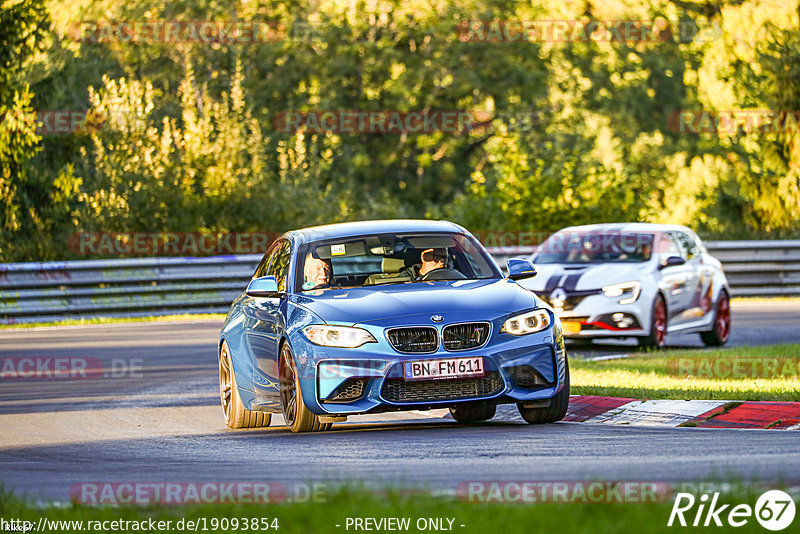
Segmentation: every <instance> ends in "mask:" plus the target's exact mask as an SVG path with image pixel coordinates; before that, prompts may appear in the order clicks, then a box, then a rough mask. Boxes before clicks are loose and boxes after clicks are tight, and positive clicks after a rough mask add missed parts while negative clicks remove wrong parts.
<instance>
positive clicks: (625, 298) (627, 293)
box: [603, 282, 642, 304]
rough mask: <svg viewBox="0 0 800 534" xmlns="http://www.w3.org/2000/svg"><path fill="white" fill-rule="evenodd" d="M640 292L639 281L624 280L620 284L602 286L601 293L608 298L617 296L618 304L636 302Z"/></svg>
mask: <svg viewBox="0 0 800 534" xmlns="http://www.w3.org/2000/svg"><path fill="white" fill-rule="evenodd" d="M641 292H642V284H640V283H639V282H624V283H622V284H614V285H612V286H606V287H604V288H603V294H604V295H605V296H607V297H610V298H618V297H622V298H621V299H619V303H620V304H631V303H633V302H636V299H638V298H639V293H641Z"/></svg>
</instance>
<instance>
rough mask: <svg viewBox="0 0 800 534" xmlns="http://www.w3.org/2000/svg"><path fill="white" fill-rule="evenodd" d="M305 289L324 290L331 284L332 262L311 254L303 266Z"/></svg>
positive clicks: (307, 256)
mask: <svg viewBox="0 0 800 534" xmlns="http://www.w3.org/2000/svg"><path fill="white" fill-rule="evenodd" d="M303 277H304V278H305V281H304V282H303V289H304V290H307V289H322V288H324V287H328V285H330V283H331V264H330V260H323V259H320V258H315V257H314V256H312V255H311V253H310V252H309V253H308V255H306V262H305V264H304V265H303Z"/></svg>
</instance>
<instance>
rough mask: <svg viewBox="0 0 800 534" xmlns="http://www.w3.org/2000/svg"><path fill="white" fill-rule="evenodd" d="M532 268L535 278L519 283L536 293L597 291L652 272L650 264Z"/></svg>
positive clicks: (572, 265) (639, 278)
mask: <svg viewBox="0 0 800 534" xmlns="http://www.w3.org/2000/svg"><path fill="white" fill-rule="evenodd" d="M534 265H536V272H537V273H538V274H537V275H536V277H534V278H529V279H527V280H521V281H520V285H521V286H523V287H525V288H527V289H530V290H531V291H536V292H539V293H542V292H549V291H552V290H554V289H555V288H557V287H561V288H564V289H565V290H566V291H568V292H569V291H587V290H594V289H600V288H602V287H604V286H608V285H611V284H619V283H622V282H631V281H633V280H641V279H642V278H643V277H645V276H646V275H647V274H648V273H649V272H650V271H651V269H652V268H653V266H652V264H651V263H650V262H642V263H597V264H564V263H540V264H534Z"/></svg>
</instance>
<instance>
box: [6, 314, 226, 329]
mask: <svg viewBox="0 0 800 534" xmlns="http://www.w3.org/2000/svg"><path fill="white" fill-rule="evenodd" d="M223 320H225V314H224V313H180V314H176V315H149V316H147V317H91V318H87V319H65V320H63V321H49V322H38V323H15V324H0V329H3V328H35V327H41V326H80V325H87V324H115V323H150V322H153V321H220V322H222V321H223Z"/></svg>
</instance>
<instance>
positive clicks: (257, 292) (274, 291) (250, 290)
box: [245, 276, 283, 298]
mask: <svg viewBox="0 0 800 534" xmlns="http://www.w3.org/2000/svg"><path fill="white" fill-rule="evenodd" d="M245 293H247V296H248V297H266V298H278V297H281V296H283V293H281V292H280V291H278V279H277V278H275V277H274V276H262V277H261V278H255V279H253V280H250V283H249V284H247V290H246V291H245Z"/></svg>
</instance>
